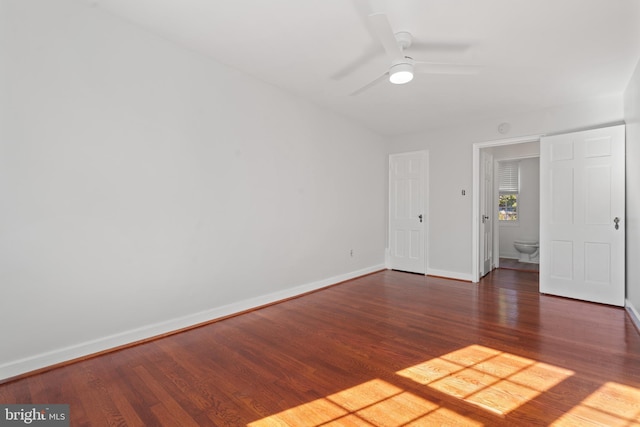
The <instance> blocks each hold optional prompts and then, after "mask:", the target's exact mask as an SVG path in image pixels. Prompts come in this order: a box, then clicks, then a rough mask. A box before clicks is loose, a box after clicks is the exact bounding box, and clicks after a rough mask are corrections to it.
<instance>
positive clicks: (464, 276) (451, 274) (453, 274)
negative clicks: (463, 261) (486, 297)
mask: <svg viewBox="0 0 640 427" xmlns="http://www.w3.org/2000/svg"><path fill="white" fill-rule="evenodd" d="M427 276H438V277H446V278H447V279H456V280H464V281H466V282H472V281H473V280H472V279H473V276H472V275H471V274H470V273H460V272H457V271H447V270H436V269H434V268H428V269H427Z"/></svg>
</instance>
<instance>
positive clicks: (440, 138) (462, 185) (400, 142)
mask: <svg viewBox="0 0 640 427" xmlns="http://www.w3.org/2000/svg"><path fill="white" fill-rule="evenodd" d="M622 119H623V98H622V95H621V94H620V95H612V96H609V97H604V98H598V99H592V100H588V101H585V102H582V103H577V104H571V105H562V106H557V107H553V108H549V109H546V110H542V111H534V112H531V113H529V114H522V115H514V116H513V117H501V118H497V119H496V120H495V121H494V122H491V121H475V122H474V121H473V119H470V120H469V121H467V123H466V124H463V125H458V126H455V127H447V128H441V129H433V130H431V131H427V132H422V133H418V134H410V135H404V136H399V137H396V138H393V139H392V141H391V143H390V145H389V152H390V153H402V152H406V151H414V150H421V149H428V150H429V161H430V168H429V183H430V187H429V200H428V206H429V208H428V217H427V218H428V228H429V254H428V266H427V271H428V272H429V271H437V274H438V275H443V274H447V275H448V276H449V277H455V278H460V279H466V280H471V279H472V274H471V273H472V272H471V251H472V244H471V239H472V236H471V231H472V222H471V221H472V206H471V205H472V194H471V189H472V183H473V179H472V168H473V165H472V154H473V144H474V143H477V142H487V141H495V140H500V139H505V138H514V137H518V136H527V135H535V134H544V133H560V132H567V131H572V130H578V129H584V128H588V127H597V126H601V125H606V124H614V123H620V122H621V121H622ZM502 122H509V123H510V124H511V131H510V132H509V134H507V135H501V134H499V133H498V131H497V128H498V124H500V123H502ZM462 189H465V190H466V195H465V196H463V195H461V190H462ZM445 207H446V208H445Z"/></svg>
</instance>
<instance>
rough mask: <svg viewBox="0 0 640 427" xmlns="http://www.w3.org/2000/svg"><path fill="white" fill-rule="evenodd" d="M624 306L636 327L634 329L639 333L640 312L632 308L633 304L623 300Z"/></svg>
mask: <svg viewBox="0 0 640 427" xmlns="http://www.w3.org/2000/svg"><path fill="white" fill-rule="evenodd" d="M624 306H625V308H626V309H627V313H629V317H630V318H631V321H632V322H633V324H634V325H636V328H637V329H638V331H639V332H640V312H639V311H638V309H636V308H635V307H634V306H633V304H632V303H631V301H629V300H625V304H624Z"/></svg>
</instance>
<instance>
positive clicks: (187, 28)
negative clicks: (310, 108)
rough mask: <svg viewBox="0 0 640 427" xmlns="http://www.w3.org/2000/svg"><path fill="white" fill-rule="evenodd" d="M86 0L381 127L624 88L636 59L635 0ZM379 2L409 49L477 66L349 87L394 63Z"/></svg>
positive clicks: (402, 127) (432, 122) (505, 111)
mask: <svg viewBox="0 0 640 427" xmlns="http://www.w3.org/2000/svg"><path fill="white" fill-rule="evenodd" d="M88 1H89V2H90V3H91V4H92V5H94V6H97V7H100V8H102V9H104V10H107V11H109V12H112V13H114V14H116V15H120V16H122V17H124V18H126V19H127V20H129V21H131V22H133V23H135V24H137V25H140V26H142V27H145V28H147V29H149V30H151V31H154V32H157V33H159V34H160V35H161V36H162V37H164V38H166V39H170V40H173V41H175V42H177V43H180V44H182V45H184V46H185V47H188V48H190V49H192V50H196V51H200V52H203V53H204V54H206V55H208V56H210V57H211V58H214V59H215V60H217V61H219V62H222V63H224V64H227V65H230V66H232V67H234V68H237V69H239V70H242V71H244V72H246V73H248V74H251V75H253V76H254V77H256V78H258V79H261V80H263V81H265V82H268V83H271V84H273V85H275V86H278V87H280V88H283V89H284V90H286V91H288V92H291V93H294V94H297V95H298V96H301V97H303V98H306V99H309V100H311V101H312V102H314V103H316V104H320V105H323V106H326V107H327V108H329V109H331V110H334V111H336V112H339V113H341V114H344V115H346V116H349V117H351V118H353V119H355V120H357V121H359V122H361V123H363V124H364V125H365V126H367V127H368V128H370V129H372V130H374V131H376V132H379V133H381V134H385V135H397V134H402V133H410V132H417V131H421V130H425V129H429V128H434V127H440V126H443V125H453V124H455V123H460V122H463V121H464V120H469V119H470V118H472V119H495V120H499V119H500V118H505V117H507V118H508V117H509V116H512V115H513V114H517V113H520V112H528V111H533V110H538V109H543V108H547V107H549V106H554V105H562V104H569V103H573V102H580V101H585V100H588V99H591V98H594V97H600V96H609V95H614V94H620V93H621V92H622V91H624V89H625V87H626V85H627V83H628V81H629V78H630V76H631V74H632V72H633V69H634V67H635V65H636V63H637V61H638V58H639V57H640V0H393V1H387V2H384V1H380V0H378V1H376V2H375V3H373V2H371V0H88ZM372 10H375V11H384V12H385V13H386V14H387V16H388V19H389V22H390V24H391V26H392V28H393V30H394V31H396V32H397V31H401V30H404V31H410V32H411V33H412V34H413V36H414V39H415V41H416V43H418V44H419V43H422V45H423V46H422V47H419V48H418V49H413V50H412V49H411V48H410V49H409V50H408V51H407V53H408V54H410V55H411V56H413V57H414V58H416V59H419V60H423V61H435V62H456V63H472V64H476V65H480V66H481V67H482V68H481V70H480V72H479V73H478V74H476V75H425V74H420V75H416V77H415V78H414V80H413V81H412V82H410V83H408V84H406V85H402V86H398V85H392V84H390V83H389V82H387V81H381V82H380V83H379V84H377V85H374V86H373V87H371V88H370V89H369V90H367V91H365V92H363V93H361V94H359V95H357V96H350V94H351V93H353V92H354V91H355V90H357V89H359V88H360V87H362V86H364V85H365V84H366V83H368V82H370V81H372V80H373V79H375V78H376V77H378V76H380V75H381V74H383V73H384V72H386V71H387V69H388V67H389V65H390V64H389V60H388V59H387V57H386V56H385V54H384V50H383V48H382V45H381V44H380V42H379V41H378V39H377V38H376V37H375V34H374V32H373V31H372V30H371V27H370V25H369V21H368V18H367V16H368V14H369V13H371V11H372ZM425 46H426V47H425ZM429 46H430V47H431V48H428V47H429ZM446 46H449V47H450V48H445V47H446ZM455 46H457V48H452V47H455ZM496 123H498V122H496Z"/></svg>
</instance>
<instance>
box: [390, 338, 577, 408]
mask: <svg viewBox="0 0 640 427" xmlns="http://www.w3.org/2000/svg"><path fill="white" fill-rule="evenodd" d="M397 374H398V375H402V376H403V377H406V378H410V379H412V380H414V381H416V382H417V383H419V384H423V385H427V386H429V387H431V388H433V389H435V390H438V391H440V392H442V393H446V394H448V395H450V396H453V397H456V398H458V399H462V400H464V401H466V402H468V403H471V404H473V405H476V406H479V407H481V408H484V409H486V410H488V411H491V412H493V413H496V414H499V415H505V414H508V413H509V412H511V411H513V410H514V409H516V408H518V407H519V406H521V405H523V404H524V403H527V402H529V401H530V400H532V399H534V398H535V397H536V396H538V395H540V394H541V393H543V392H544V391H546V390H549V389H550V388H551V387H553V386H555V385H556V384H558V383H560V382H561V381H564V380H565V379H567V378H568V377H570V376H572V375H573V374H574V373H573V372H572V371H570V370H568V369H562V368H558V367H556V366H551V365H548V364H545V363H541V362H537V361H535V360H531V359H527V358H525V357H520V356H516V355H513V354H510V353H505V352H501V351H498V350H494V349H491V348H487V347H483V346H480V345H471V346H469V347H465V348H463V349H460V350H456V351H454V352H451V353H449V354H446V355H444V356H440V357H438V358H436V359H432V360H429V361H426V362H424V363H420V364H418V365H416V366H412V367H410V368H407V369H403V370H402V371H398V372H397Z"/></svg>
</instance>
